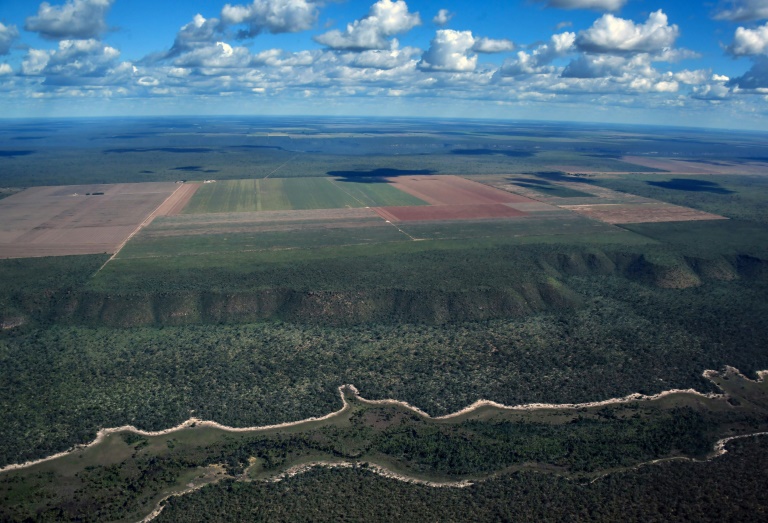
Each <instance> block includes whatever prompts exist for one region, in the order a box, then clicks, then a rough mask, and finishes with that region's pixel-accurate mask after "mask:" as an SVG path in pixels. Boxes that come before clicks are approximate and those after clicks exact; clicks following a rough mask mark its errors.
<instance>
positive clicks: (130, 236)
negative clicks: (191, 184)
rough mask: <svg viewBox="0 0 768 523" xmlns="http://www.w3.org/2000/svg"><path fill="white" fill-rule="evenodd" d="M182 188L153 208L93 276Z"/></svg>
mask: <svg viewBox="0 0 768 523" xmlns="http://www.w3.org/2000/svg"><path fill="white" fill-rule="evenodd" d="M183 187H184V184H183V183H182V184H179V186H178V187H177V188H176V190H174V191H173V192H172V193H171V194H169V195H168V197H167V198H166V199H165V200H163V201H162V203H160V205H158V206H157V207H156V208H155V210H154V211H152V212H151V213H150V214H149V216H147V217H146V218H144V221H143V222H141V223H140V224H139V225H138V227H136V228H135V229H134V230H133V232H132V233H131V234H129V235H128V237H127V238H126V239H124V240H123V241H122V243H120V245H118V246H117V249H115V252H114V254H112V256H110V257H109V259H108V260H107V261H105V262H104V264H103V265H102V266H101V267H99V269H98V270H97V271H96V272H94V273H93V276H96V275H97V274H98V273H99V272H101V270H102V269H103V268H104V267H106V266H107V264H108V263H109V262H111V261H112V260H114V259H115V258H116V257H117V255H118V253H119V252H120V251H121V250H123V247H125V244H126V243H128V242H129V241H130V240H131V238H133V237H134V236H136V235H137V234H138V233H139V231H140V230H142V229H143V228H144V227H146V226H147V225H149V224H150V223H152V221H153V220H154V219H155V218H157V213H158V211H159V210H160V209H161V208H162V207H163V205H165V204H166V203H167V202H168V200H170V199H171V198H173V197H174V196H175V195H176V193H177V192H179V191H180V190H182V188H183Z"/></svg>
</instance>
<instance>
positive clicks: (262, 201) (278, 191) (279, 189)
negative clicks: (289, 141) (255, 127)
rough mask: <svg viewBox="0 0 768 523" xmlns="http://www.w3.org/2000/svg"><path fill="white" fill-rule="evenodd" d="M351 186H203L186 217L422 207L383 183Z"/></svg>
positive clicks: (304, 182)
mask: <svg viewBox="0 0 768 523" xmlns="http://www.w3.org/2000/svg"><path fill="white" fill-rule="evenodd" d="M379 182H380V183H354V182H345V181H340V180H335V179H331V178H282V179H281V178H272V179H266V180H258V179H257V180H230V181H221V182H215V183H206V184H204V185H203V187H202V188H201V189H200V190H199V191H198V192H197V193H196V194H195V196H194V197H193V198H192V201H191V202H190V203H189V205H187V207H186V208H185V209H184V212H185V213H187V214H199V213H226V212H249V211H283V210H308V209H338V208H344V207H380V206H383V205H424V202H422V201H421V200H419V199H418V198H415V197H409V195H408V194H404V193H401V192H400V191H398V190H397V189H395V188H393V187H392V186H390V185H389V184H388V183H386V182H384V181H383V180H380V181H379Z"/></svg>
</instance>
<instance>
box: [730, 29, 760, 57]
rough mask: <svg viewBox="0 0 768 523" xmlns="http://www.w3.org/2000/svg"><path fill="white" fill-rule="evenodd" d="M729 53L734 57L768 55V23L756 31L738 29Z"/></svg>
mask: <svg viewBox="0 0 768 523" xmlns="http://www.w3.org/2000/svg"><path fill="white" fill-rule="evenodd" d="M728 52H729V53H731V54H732V55H734V56H753V55H759V54H768V23H766V24H765V25H762V26H760V27H757V28H755V29H747V28H746V27H739V28H737V29H736V34H734V36H733V43H732V44H731V45H729V46H728Z"/></svg>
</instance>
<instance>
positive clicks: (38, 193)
mask: <svg viewBox="0 0 768 523" xmlns="http://www.w3.org/2000/svg"><path fill="white" fill-rule="evenodd" d="M178 188H179V186H178V185H177V184H174V183H143V184H117V185H71V186H62V187H34V188H31V189H27V190H25V191H23V192H20V193H18V194H15V195H13V196H10V197H8V198H5V199H3V200H2V201H0V223H3V230H2V231H0V258H23V257H37V256H63V255H73V254H99V253H111V252H115V250H116V249H117V248H118V247H119V246H120V245H121V244H122V243H123V242H124V241H125V240H126V238H128V237H129V236H130V235H131V234H133V233H134V231H135V230H136V228H137V227H139V225H140V224H141V223H142V222H144V221H145V220H146V219H147V217H148V216H150V215H151V214H152V213H153V212H154V211H156V210H157V208H158V207H159V206H160V205H161V204H162V203H163V202H165V201H166V199H168V197H169V196H170V195H171V194H173V192H174V191H175V190H177V189H178Z"/></svg>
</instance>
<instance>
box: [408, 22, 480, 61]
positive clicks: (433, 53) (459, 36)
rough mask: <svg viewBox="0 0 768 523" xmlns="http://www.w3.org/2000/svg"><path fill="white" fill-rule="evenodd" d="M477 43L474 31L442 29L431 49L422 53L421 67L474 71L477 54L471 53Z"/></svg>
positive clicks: (438, 32)
mask: <svg viewBox="0 0 768 523" xmlns="http://www.w3.org/2000/svg"><path fill="white" fill-rule="evenodd" d="M474 45H475V38H474V37H473V36H472V31H454V30H453V29H440V30H438V31H437V34H436V35H435V37H434V38H433V39H432V41H431V42H430V45H429V49H427V51H426V52H425V53H424V54H423V55H422V57H421V61H420V62H419V69H421V70H423V71H450V72H466V71H474V70H475V67H476V66H477V55H470V54H469V53H470V52H471V51H472V48H473V47H474Z"/></svg>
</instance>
